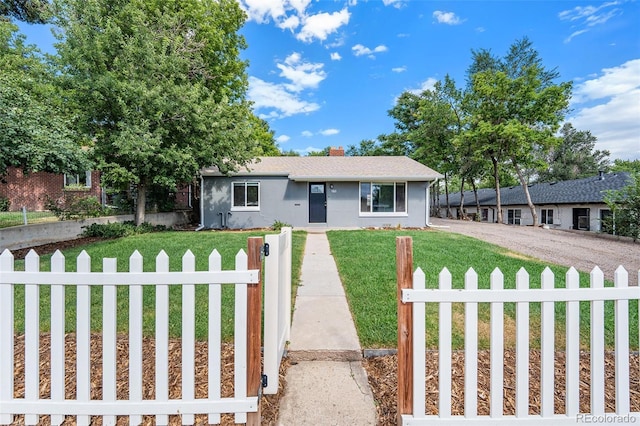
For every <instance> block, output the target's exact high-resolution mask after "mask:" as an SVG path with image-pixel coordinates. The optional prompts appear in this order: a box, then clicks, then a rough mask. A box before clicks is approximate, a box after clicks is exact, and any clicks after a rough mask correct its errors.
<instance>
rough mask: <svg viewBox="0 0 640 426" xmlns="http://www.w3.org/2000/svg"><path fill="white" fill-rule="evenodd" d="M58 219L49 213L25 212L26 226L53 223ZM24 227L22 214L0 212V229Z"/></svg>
mask: <svg viewBox="0 0 640 426" xmlns="http://www.w3.org/2000/svg"><path fill="white" fill-rule="evenodd" d="M57 220H58V218H57V217H56V216H55V215H54V214H53V213H51V212H27V224H29V225H31V224H34V223H44V222H55V221H57ZM20 225H24V215H23V214H22V212H0V228H8V227H10V226H20Z"/></svg>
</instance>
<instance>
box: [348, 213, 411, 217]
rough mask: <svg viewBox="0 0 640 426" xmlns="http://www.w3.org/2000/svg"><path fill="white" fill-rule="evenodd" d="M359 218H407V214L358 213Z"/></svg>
mask: <svg viewBox="0 0 640 426" xmlns="http://www.w3.org/2000/svg"><path fill="white" fill-rule="evenodd" d="M359 216H360V217H409V214H408V213H392V212H380V213H360V215H359Z"/></svg>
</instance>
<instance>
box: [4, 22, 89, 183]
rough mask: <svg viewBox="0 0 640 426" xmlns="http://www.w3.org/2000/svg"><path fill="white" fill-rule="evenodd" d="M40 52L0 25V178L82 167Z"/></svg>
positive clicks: (61, 96)
mask: <svg viewBox="0 0 640 426" xmlns="http://www.w3.org/2000/svg"><path fill="white" fill-rule="evenodd" d="M55 79H56V76H55V74H54V72H53V70H52V68H51V67H49V66H48V64H47V62H46V61H45V59H44V57H43V56H42V55H41V54H40V52H39V51H38V50H37V49H36V48H35V47H34V46H31V45H27V44H25V39H24V36H22V35H20V34H19V33H18V28H17V26H15V25H14V24H12V23H10V22H8V21H4V20H0V175H4V174H6V172H7V168H8V167H10V166H13V167H19V168H21V169H22V170H23V171H24V172H27V173H28V172H37V171H47V172H54V173H64V172H77V171H80V170H82V169H85V168H86V167H88V162H87V159H86V155H85V153H84V151H83V150H82V149H81V146H80V144H81V141H80V140H78V139H77V138H76V135H75V134H74V132H73V131H72V127H73V126H72V124H73V123H72V118H73V111H72V110H71V109H69V104H68V103H67V102H65V96H66V94H65V93H63V92H61V91H60V90H59V88H58V86H57V84H56V82H55Z"/></svg>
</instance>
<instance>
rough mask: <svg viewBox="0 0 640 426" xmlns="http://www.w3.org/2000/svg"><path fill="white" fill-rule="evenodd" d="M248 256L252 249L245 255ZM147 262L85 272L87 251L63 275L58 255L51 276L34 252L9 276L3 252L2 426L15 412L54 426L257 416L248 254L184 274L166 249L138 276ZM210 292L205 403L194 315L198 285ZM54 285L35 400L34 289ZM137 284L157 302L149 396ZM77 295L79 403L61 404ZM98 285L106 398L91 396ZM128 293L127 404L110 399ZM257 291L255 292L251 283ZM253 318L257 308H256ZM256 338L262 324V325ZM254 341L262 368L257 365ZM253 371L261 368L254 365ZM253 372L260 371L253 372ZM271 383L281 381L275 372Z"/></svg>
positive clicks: (191, 262) (255, 275) (186, 260)
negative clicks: (20, 341) (47, 363)
mask: <svg viewBox="0 0 640 426" xmlns="http://www.w3.org/2000/svg"><path fill="white" fill-rule="evenodd" d="M250 255H251V253H250ZM142 262H143V259H142V256H141V255H140V253H138V252H137V251H136V252H134V253H133V255H131V257H130V259H129V272H117V271H116V259H103V272H91V259H90V257H89V255H88V254H87V253H86V252H82V253H81V254H80V255H79V256H78V258H77V272H65V258H64V256H63V255H62V254H61V253H60V252H56V253H55V254H54V255H53V256H52V258H51V272H40V270H39V269H40V259H39V256H38V255H37V254H36V253H35V252H33V251H32V252H30V253H29V254H28V255H27V257H26V259H25V271H24V272H22V271H14V258H13V255H12V254H11V252H9V251H7V250H5V251H4V252H3V253H2V254H1V255H0V424H11V423H12V422H13V421H14V414H25V424H27V425H34V424H37V423H38V420H39V415H50V416H51V424H53V425H59V424H61V422H62V421H63V420H64V416H65V415H74V416H77V424H81V425H82V424H84V425H88V424H89V422H90V419H91V418H90V416H103V422H104V424H115V420H116V417H115V416H117V415H122V416H130V417H129V418H130V424H139V423H140V422H141V416H142V415H154V416H156V417H155V418H156V424H167V421H168V417H167V416H168V415H176V414H179V415H181V416H182V422H183V424H193V423H194V416H193V415H194V414H199V413H202V414H208V415H209V418H208V421H209V423H219V422H220V414H221V413H235V421H236V422H237V423H245V422H246V421H247V413H255V412H257V411H258V396H257V393H256V395H252V396H248V395H247V375H248V374H251V373H250V372H249V373H248V370H250V369H251V368H252V366H251V365H249V364H250V363H251V361H250V354H249V353H248V345H249V344H248V338H247V328H248V321H251V319H250V318H251V315H253V314H249V319H248V316H247V315H248V297H247V294H248V287H249V286H250V285H251V284H255V283H259V276H260V273H259V271H258V270H256V269H253V270H248V260H247V254H246V253H245V252H244V251H242V250H241V251H240V252H238V254H237V256H236V259H235V262H236V263H235V270H228V271H222V270H221V258H220V255H219V253H218V252H217V251H215V250H214V251H213V253H211V255H210V257H209V270H208V271H196V270H195V256H194V255H193V254H192V253H191V252H190V251H187V253H186V254H185V255H184V256H183V258H182V271H181V272H169V258H168V256H167V255H166V253H164V251H162V252H161V253H160V254H159V255H158V256H157V258H156V271H155V272H143V269H142V265H143V263H142ZM202 283H205V284H206V285H207V286H208V298H209V300H208V372H209V374H208V397H207V398H206V399H196V398H195V397H194V358H195V354H194V344H195V337H194V322H195V321H194V311H195V285H196V284H202ZM229 283H233V284H230V285H233V286H234V287H235V307H234V342H233V344H234V353H235V355H234V356H235V360H234V366H235V367H234V368H235V371H234V395H233V397H230V398H222V397H221V396H220V394H221V392H220V389H221V374H220V372H221V368H223V366H221V316H220V312H221V286H222V285H225V284H227V285H228V284H229ZM15 284H20V285H22V284H24V287H25V290H24V291H25V311H24V312H25V337H24V338H25V369H24V371H25V377H24V380H25V395H24V398H14V373H15V371H14V308H15V307H14V290H15ZM43 285H47V286H50V288H51V318H50V324H51V396H50V398H49V399H41V398H40V392H39V390H40V361H39V348H40V294H39V293H40V289H41V286H43ZM143 285H153V286H155V291H156V300H155V347H156V353H155V395H156V396H155V399H154V400H148V399H143V395H142V373H143V372H142V369H143V360H142V342H143V336H142V319H143V317H142V315H143V309H142V306H143V300H142V297H143ZM170 285H180V286H181V287H182V333H181V337H182V339H181V340H182V367H181V368H182V374H181V376H182V396H181V398H180V399H177V400H176V399H169V397H168V395H169V391H168V389H169V383H168V355H169V353H168V344H169V330H168V323H169V320H168V315H169V286H170ZM70 286H75V287H76V291H77V329H76V334H77V336H76V338H77V353H76V359H77V366H76V368H77V384H76V399H75V400H66V399H65V291H66V289H67V288H69V287H70ZM96 286H97V287H101V288H102V294H103V296H102V297H103V307H102V311H103V318H102V339H103V361H102V368H103V382H102V400H99V401H97V400H92V399H90V386H91V383H90V369H91V364H90V351H91V348H90V343H91V337H90V324H91V318H90V307H91V288H92V287H96ZM117 286H128V287H129V303H130V305H129V306H130V311H129V337H128V338H129V354H130V359H129V362H128V363H129V390H128V393H129V398H128V400H119V399H116V356H117V355H116V332H117V329H116V308H117V300H116V289H117ZM254 287H255V286H254ZM257 316H258V320H259V319H260V318H259V316H260V314H259V308H258V314H257ZM257 334H258V338H259V334H260V331H259V328H258V333H257ZM259 351H260V348H259V345H258V348H257V352H258V358H257V359H258V364H259V360H260V358H259ZM257 368H258V369H259V365H258V367H257ZM258 371H259V370H258ZM276 381H277V375H276Z"/></svg>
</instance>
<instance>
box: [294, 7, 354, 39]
mask: <svg viewBox="0 0 640 426" xmlns="http://www.w3.org/2000/svg"><path fill="white" fill-rule="evenodd" d="M350 17H351V14H350V13H349V10H348V9H346V8H345V9H342V10H341V11H339V12H333V13H327V12H322V13H318V14H315V15H309V16H304V17H303V19H302V23H303V25H302V29H301V30H300V32H299V33H298V35H296V38H297V39H298V40H301V41H303V42H305V43H309V42H312V41H313V40H314V39H318V40H321V41H324V40H326V39H327V37H328V36H329V34H332V33H334V32H336V31H337V30H338V29H339V28H340V27H342V26H343V25H347V24H348V23H349V18H350Z"/></svg>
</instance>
